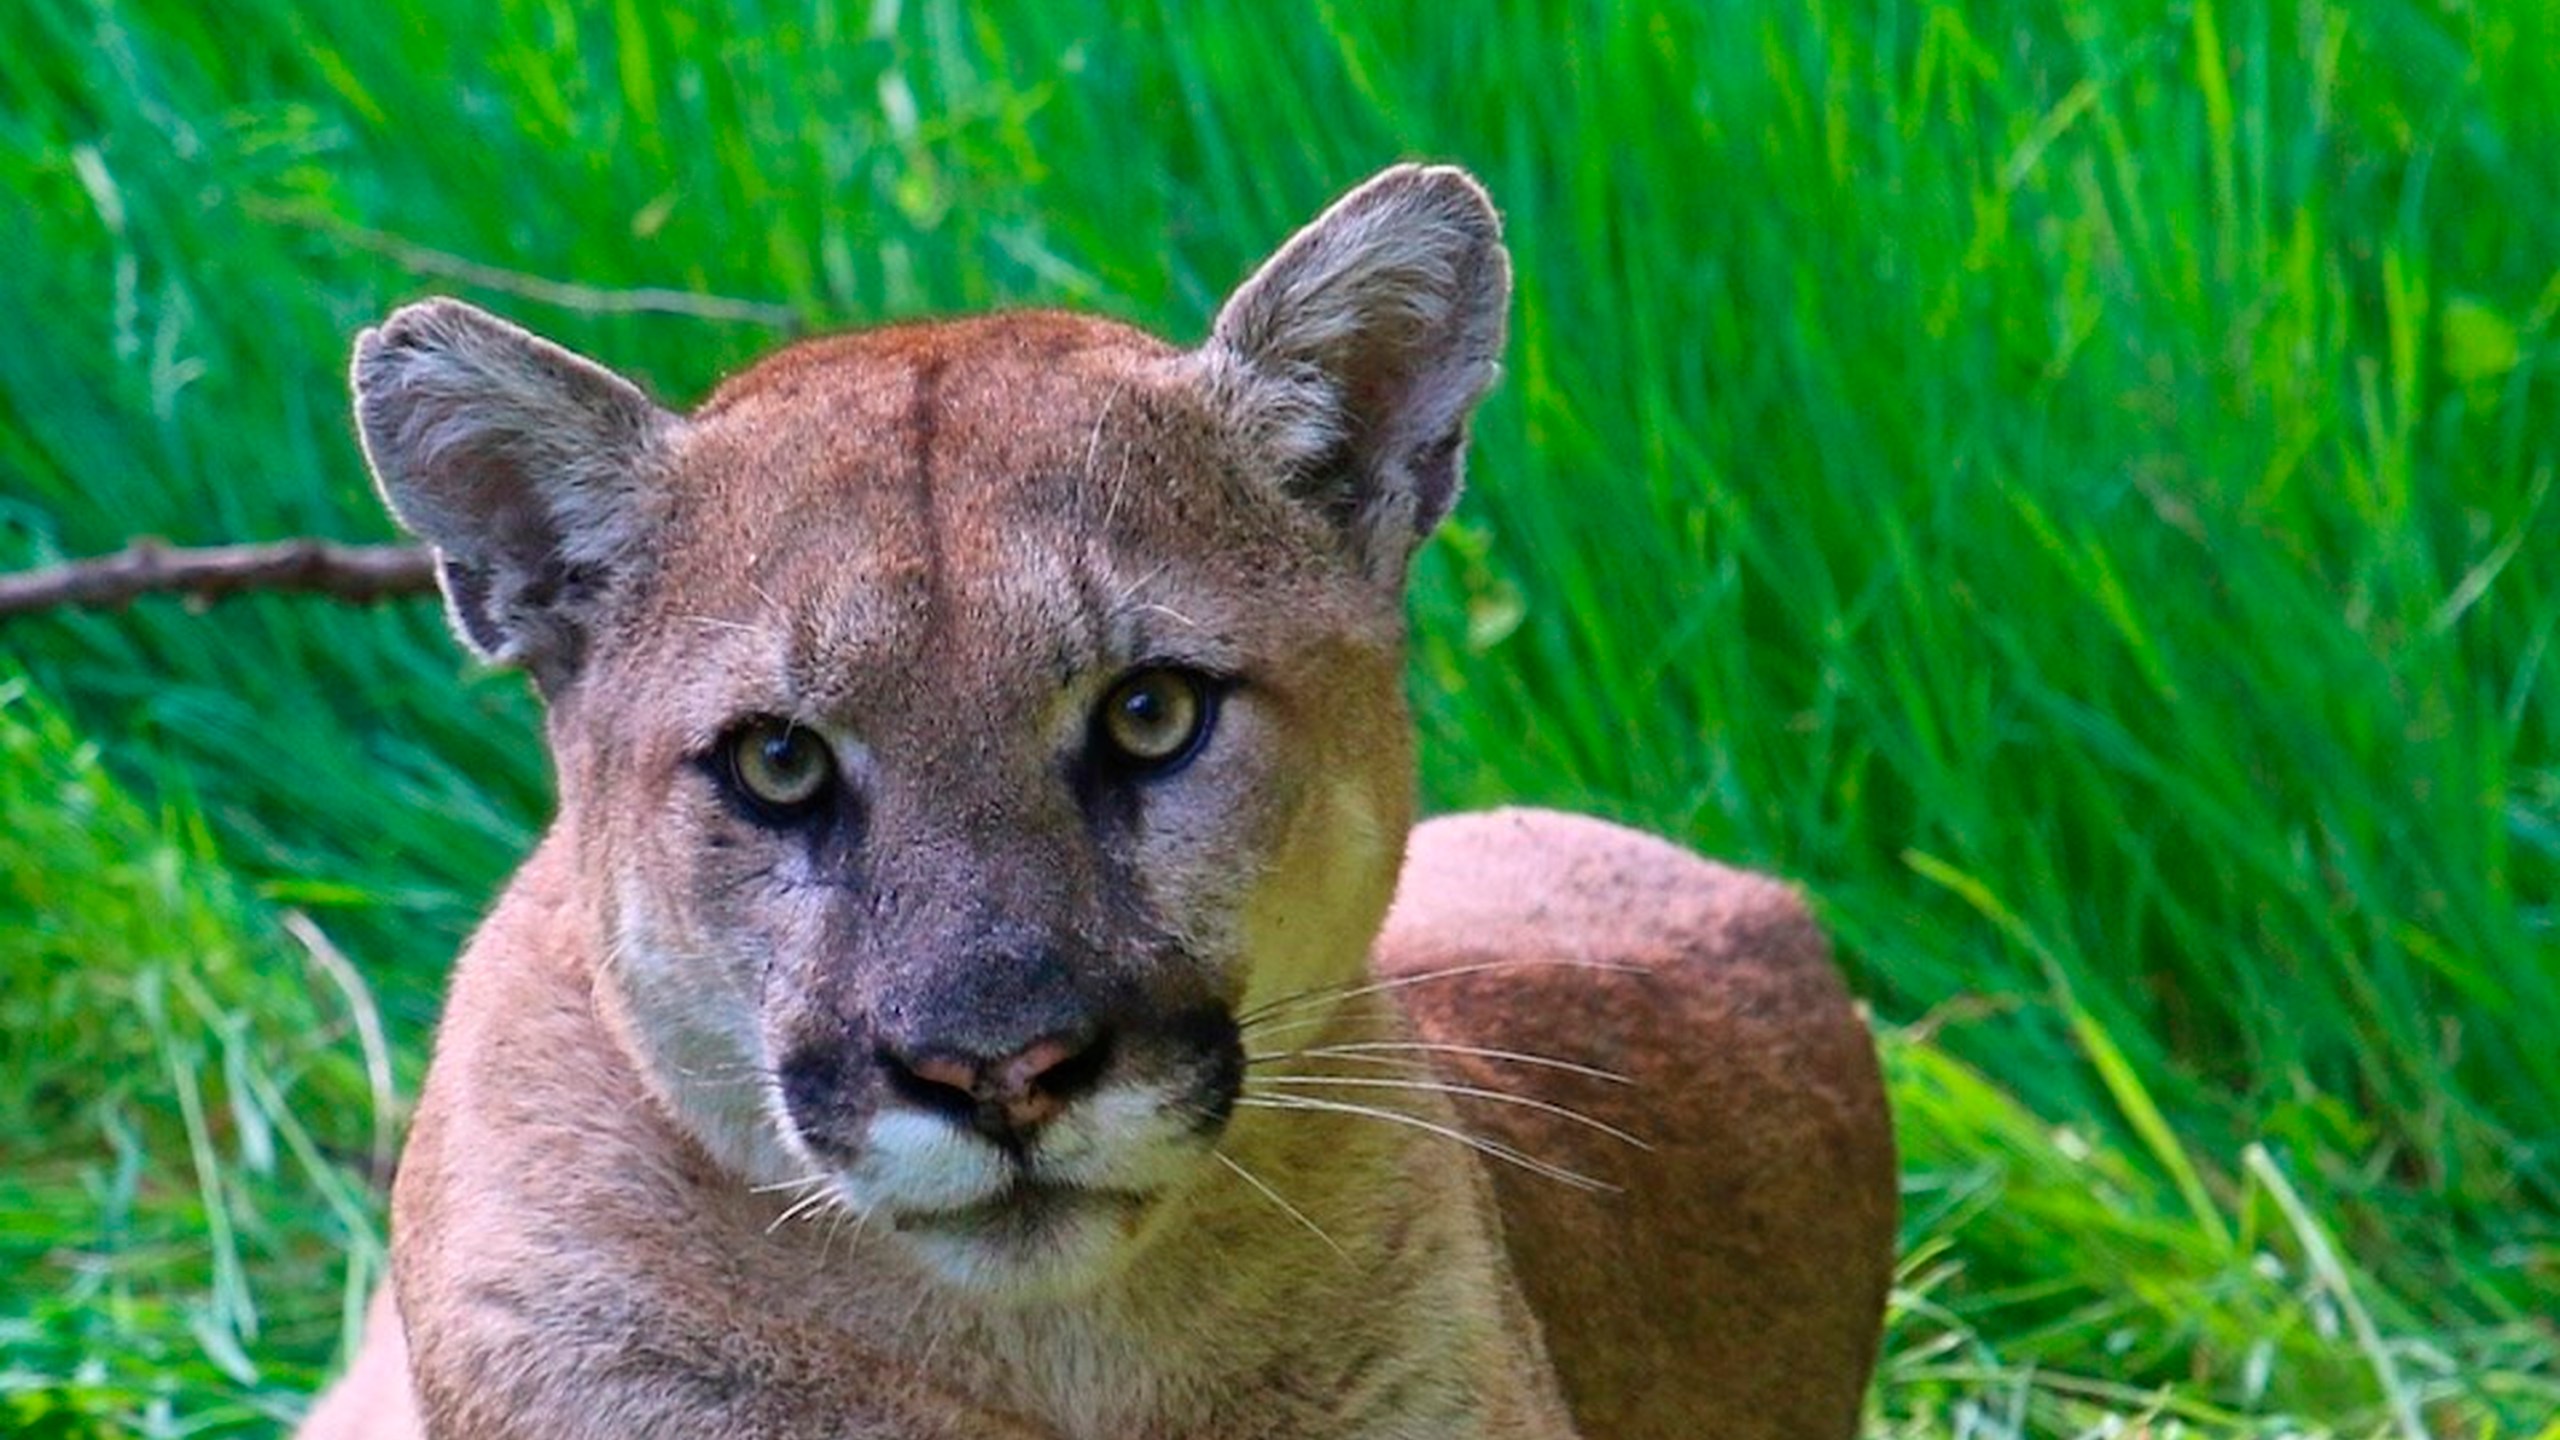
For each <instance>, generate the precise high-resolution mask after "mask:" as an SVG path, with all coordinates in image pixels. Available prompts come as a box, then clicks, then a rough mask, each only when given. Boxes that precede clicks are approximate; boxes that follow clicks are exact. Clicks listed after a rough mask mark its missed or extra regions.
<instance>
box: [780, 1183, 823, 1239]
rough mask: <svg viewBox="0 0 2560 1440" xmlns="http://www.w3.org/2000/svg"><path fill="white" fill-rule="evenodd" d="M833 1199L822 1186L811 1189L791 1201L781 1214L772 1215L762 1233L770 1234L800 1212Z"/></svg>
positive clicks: (818, 1206)
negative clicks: (771, 1221)
mask: <svg viewBox="0 0 2560 1440" xmlns="http://www.w3.org/2000/svg"><path fill="white" fill-rule="evenodd" d="M833 1199H835V1195H834V1193H833V1192H831V1191H829V1190H826V1189H824V1188H819V1189H814V1190H811V1191H810V1192H809V1193H808V1194H806V1195H803V1196H801V1197H800V1198H799V1199H797V1200H794V1201H792V1202H791V1205H790V1208H788V1209H786V1210H784V1211H783V1212H782V1213H781V1214H779V1215H776V1216H774V1217H773V1223H772V1224H770V1225H767V1226H766V1227H764V1233H766V1234H767V1235H770V1234H772V1233H773V1232H774V1231H776V1230H779V1229H781V1228H782V1227H783V1226H785V1225H787V1224H789V1223H791V1222H792V1221H793V1220H794V1219H796V1218H798V1217H799V1216H800V1214H801V1213H802V1212H804V1211H808V1210H814V1209H818V1208H820V1207H822V1206H824V1205H826V1204H827V1203H828V1202H829V1201H831V1200H833Z"/></svg>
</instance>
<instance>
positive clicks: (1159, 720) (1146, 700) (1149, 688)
mask: <svg viewBox="0 0 2560 1440" xmlns="http://www.w3.org/2000/svg"><path fill="white" fill-rule="evenodd" d="M1172 711H1173V701H1172V700H1171V699H1170V698H1168V697H1167V696H1166V695H1165V693H1164V685H1163V683H1162V682H1161V681H1159V682H1156V683H1153V684H1147V685H1140V686H1138V687H1137V688H1135V689H1133V690H1131V691H1130V692H1129V698H1128V699H1126V700H1123V701H1121V702H1120V713H1121V714H1123V715H1126V716H1128V717H1129V723H1130V725H1131V727H1132V728H1134V729H1135V730H1136V731H1137V732H1138V733H1139V734H1140V735H1144V736H1148V737H1151V738H1152V737H1153V736H1154V735H1155V732H1156V730H1157V728H1158V727H1160V726H1162V725H1163V724H1164V722H1165V717H1166V716H1167V715H1169V714H1171V713H1172Z"/></svg>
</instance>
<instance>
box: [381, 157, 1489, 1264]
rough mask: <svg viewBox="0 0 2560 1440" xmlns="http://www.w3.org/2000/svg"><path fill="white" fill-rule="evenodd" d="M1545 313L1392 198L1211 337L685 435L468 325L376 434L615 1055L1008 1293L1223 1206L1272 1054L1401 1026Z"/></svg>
mask: <svg viewBox="0 0 2560 1440" xmlns="http://www.w3.org/2000/svg"><path fill="white" fill-rule="evenodd" d="M1504 293H1505V271H1504V267H1503V264H1502V259H1501V252H1500V249H1499V246H1498V242H1497V241H1496V239H1495V237H1494V230H1493V217H1492V215H1491V213H1490V211H1489V209H1487V208H1486V207H1485V205H1484V202H1483V199H1482V196H1481V194H1480V193H1479V192H1477V191H1476V190H1475V189H1474V187H1473V186H1472V184H1470V183H1468V182H1466V181H1464V180H1463V179H1462V178H1461V177H1458V176H1456V175H1455V174H1454V173H1453V172H1446V171H1416V170H1410V169H1406V170H1399V171H1393V172H1389V174H1388V175H1387V176H1385V177H1382V178H1381V179H1380V180H1378V181H1375V182H1372V184H1371V185H1369V186H1367V187H1364V188H1363V189H1362V190H1361V191H1359V192H1356V193H1355V194H1354V195H1353V196H1351V197H1349V198H1348V199H1346V200H1344V201H1343V202H1341V204H1340V205H1338V206H1337V207H1336V208H1335V210H1334V211H1332V212H1329V213H1328V215H1327V216H1326V217H1325V218H1324V219H1323V220H1320V221H1319V222H1318V223H1317V224H1316V225H1315V226H1313V227H1310V229H1309V230H1307V231H1306V232H1303V233H1302V234H1301V235H1300V236H1299V237H1298V239H1297V240H1295V241H1293V242H1292V243H1291V245H1290V246H1289V247H1288V248H1287V249H1285V250H1284V251H1283V252H1282V253H1281V254H1280V255H1279V256H1278V257H1276V258H1275V259H1274V260H1273V261H1272V262H1271V263H1270V264H1269V265H1267V266H1266V267H1264V270H1263V272H1262V273H1261V274H1260V275H1258V276H1256V277H1255V279H1254V280H1253V281H1251V282H1249V283H1248V284H1247V286H1246V287H1245V288H1244V289H1243V290H1242V291H1240V292H1239V293H1238V295H1237V296H1236V298H1235V299H1234V300H1231V301H1230V302H1229V304H1228V306H1227V307H1226V310H1225V311H1224V312H1223V313H1222V314H1221V316H1220V319H1219V322H1218V327H1217V330H1216V332H1215V334H1214V335H1213V337H1212V339H1211V341H1210V342H1209V343H1208V344H1207V345H1206V346H1204V347H1202V348H1201V349H1199V350H1195V351H1188V352H1184V351H1176V350H1174V349H1172V348H1170V347H1168V346H1165V345H1163V344H1162V343H1160V342H1157V341H1155V340H1152V339H1150V338H1148V337H1146V336H1144V335H1141V334H1139V333H1137V332H1134V331H1131V330H1129V329H1127V328H1125V327H1121V326H1118V325H1114V324H1110V323H1107V322H1102V321H1096V320H1088V319H1081V318H1076V317H1070V316H1062V315H1054V314H1025V315H1015V316H1006V317H997V318H993V319H987V320H980V321H969V322H961V323H957V324H948V325H936V326H920V327H912V328H905V329H896V330H888V331H881V332H874V333H870V334H864V335H854V336H847V337H840V338H837V339H831V340H823V341H817V342H812V343H809V344H805V345H801V346H797V347H793V348H791V349H789V350H785V351H783V352H781V353H780V354H778V355H777V356H775V357H773V358H771V359H769V360H767V361H766V362H765V363H763V364H762V365H760V366H758V367H756V368H755V369H753V370H750V371H748V372H747V373H745V374H744V375H741V376H740V377H738V378H736V379H734V380H732V381H731V382H730V383H728V384H727V385H725V386H723V387H722V388H721V389H720V390H719V391H718V392H717V393H716V394H715V395H714V396H713V397H712V398H711V400H710V401H709V402H708V403H706V404H705V405H704V406H703V407H702V408H701V409H700V410H699V411H697V412H696V413H694V414H692V415H690V416H684V417H678V416H675V415H673V414H670V413H668V412H666V411H663V410H660V409H658V408H657V407H656V406H655V405H653V404H651V403H650V402H649V401H648V400H647V399H646V398H645V397H644V396H642V395H641V394H640V393H639V392H638V391H637V390H636V389H635V388H633V387H631V386H630V385H628V384H627V382H623V381H621V380H620V379H619V378H618V377H614V376H612V375H611V374H610V373H609V372H605V371H602V370H600V369H598V368H596V367H594V366H592V365H590V364H589V363H588V362H585V361H582V360H579V359H577V358H576V357H574V356H571V355H569V354H568V353H567V352H565V351H560V350H558V349H556V348H555V347H551V346H548V345H547V344H544V343H543V342H540V341H537V340H534V339H533V338H532V337H530V336H527V335H525V334H523V332H521V331H516V330H514V329H513V328H512V327H509V326H506V325H504V324H503V323H502V322H498V321H495V320H492V319H490V318H489V317H487V316H485V315H481V314H479V312H476V311H472V310H469V309H468V308H467V307H462V306H458V305H454V304H452V303H451V302H431V303H429V304H427V305H422V306H415V307H411V308H410V309H408V310H404V311H402V312H400V313H399V314H398V315H395V316H394V317H393V318H392V320H391V321H389V322H388V323H387V324H386V325H385V326H384V327H383V328H382V329H381V330H378V331H373V332H368V334H367V336H366V337H365V338H364V339H363V340H362V341H361V342H360V343H359V347H358V355H357V375H356V379H357V391H358V414H359V418H360V421H361V423H362V426H363V429H364V433H365V438H366V442H367V450H368V453H369V455H370V456H371V458H372V459H373V461H374V464H375V468H376V471H377V474H378V475H379V476H380V478H381V480H382V483H383V487H384V490H385V493H386V495H387V496H388V498H389V499H390V501H391V503H392V505H393V507H394V509H395V510H397V511H398V512H399V513H400V515H401V516H402V518H403V519H404V520H405V521H407V522H408V523H409V524H410V525H411V526H412V528H414V529H416V530H418V531H419V532H420V533H421V534H423V535H424V536H425V537H426V538H427V539H428V540H430V541H431V542H432V543H434V544H435V546H436V547H437V550H438V555H439V560H440V562H441V565H442V569H443V574H444V580H445V588H446V592H447V595H448V598H449V600H450V601H451V604H452V608H453V610H454V614H455V619H456V622H457V625H458V627H459V628H460V629H461V631H462V632H463V634H464V636H465V638H466V639H468V640H469V641H470V642H472V643H473V644H474V645H475V646H476V647H477V648H479V649H480V650H482V651H483V652H484V653H486V654H489V655H491V656H492V657H495V658H501V659H508V660H516V661H520V662H522V663H524V664H526V665H528V666H529V667H530V668H531V669H532V670H533V671H534V673H535V675H536V678H537V679H538V681H539V682H540V683H541V685H542V687H543V690H544V692H545V694H546V696H547V698H549V700H550V701H551V705H552V717H551V726H550V733H551V739H552V744H553V749H554V752H555V756H556V759H557V761H558V764H559V768H560V782H561V783H560V788H561V819H560V826H561V829H562V832H563V836H564V838H565V840H566V842H567V843H568V845H569V846H570V848H571V851H572V853H573V855H574V856H575V863H576V868H577V873H578V875H579V877H580V881H581V886H582V890H581V893H580V895H579V897H578V903H580V904H581V905H583V906H586V907H590V908H591V911H592V915H593V917H594V919H595V921H596V923H597V925H598V926H599V927H600V928H601V930H602V933H603V940H604V946H605V954H606V956H607V959H606V961H605V964H604V966H603V968H602V970H601V972H600V973H599V974H598V975H597V976H596V977H595V980H596V994H597V997H598V1004H599V1007H600V1008H601V1009H602V1010H603V1012H604V1014H605V1016H606V1018H607V1020H608V1021H609V1022H610V1024H611V1025H612V1027H613V1029H614V1032H615V1034H616V1035H617V1037H618V1038H619V1039H620V1041H621V1042H622V1044H623V1045H624V1047H625V1048H626V1049H627V1050H628V1051H629V1052H630V1053H631V1055H632V1056H633V1058H634V1060H635V1062H636V1065H637V1068H638V1069H639V1071H640V1073H641V1074H642V1075H643V1076H644V1077H645V1079H646V1082H647V1084H648V1086H649V1088H650V1089H651V1091H652V1092H653V1093H654V1095H655V1097H656V1099H657V1101H658V1102H659V1103H660V1104H661V1105H663V1106H664V1108H665V1109H666V1110H667V1111H668V1112H669V1113H670V1114H671V1115H672V1116H673V1117H675V1119H676V1120H677V1121H678V1123H680V1124H681V1125H683V1126H684V1127H685V1128H686V1129H687V1130H688V1131H690V1132H691V1133H692V1134H693V1135H694V1136H695V1137H696V1138H697V1139H698V1140H700V1141H701V1142H702V1144H703V1145H704V1146H705V1148H706V1149H707V1150H708V1151H709V1152H710V1153H711V1154H712V1155H713V1156H714V1157H715V1158H716V1159H718V1160H719V1161H720V1162H721V1163H723V1164H724V1165H725V1166H727V1167H728V1168H730V1169H731V1170H733V1171H735V1172H736V1173H737V1174H738V1175H739V1177H740V1179H741V1181H742V1183H748V1184H765V1185H776V1186H798V1187H800V1189H801V1191H802V1192H803V1193H804V1194H805V1195H806V1196H807V1197H808V1198H809V1200H810V1202H811V1203H812V1204H816V1203H821V1199H822V1197H823V1199H825V1200H832V1201H834V1202H835V1203H837V1204H839V1205H841V1206H842V1207H844V1208H846V1209H849V1210H851V1211H853V1212H856V1213H858V1214H860V1215H862V1216H864V1217H867V1221H866V1224H867V1227H868V1228H869V1229H871V1230H873V1231H877V1232H881V1233H886V1234H889V1235H893V1236H895V1237H897V1238H898V1240H900V1241H901V1242H903V1243H905V1244H907V1245H908V1246H909V1247H910V1248H911V1253H912V1254H913V1255H914V1256H915V1257H916V1258H917V1259H918V1260H919V1262H921V1263H922V1264H923V1265H925V1266H926V1267H927V1268H928V1269H930V1270H931V1271H933V1272H935V1273H937V1274H939V1275H941V1276H943V1277H944V1278H946V1279H948V1280H950V1281H951V1282H953V1283H956V1284H960V1285H963V1286H967V1287H969V1288H973V1289H977V1290H981V1291H985V1292H989V1293H996V1294H1010V1295H1035V1294H1055V1293H1059V1292H1062V1291H1067V1290H1072V1289H1074V1288H1076V1287H1078V1286H1080V1285H1083V1284H1087V1283H1090V1281H1091V1280H1093V1279H1094V1278H1095V1277H1097V1276H1099V1275H1101V1274H1105V1273H1107V1272H1108V1271H1109V1270H1110V1269H1111V1268H1112V1267H1113V1266H1114V1265H1116V1264H1118V1263H1120V1262H1121V1261H1123V1260H1125V1259H1126V1258H1127V1257H1128V1256H1129V1255H1130V1254H1131V1253H1133V1251H1134V1250H1135V1249H1137V1248H1138V1246H1139V1244H1140V1243H1141V1240H1142V1238H1143V1236H1144V1235H1145V1233H1146V1231H1147V1229H1148V1225H1149V1221H1150V1219H1151V1218H1152V1217H1156V1216H1159V1215H1162V1214H1163V1213H1164V1212H1165V1209H1166V1207H1168V1206H1169V1205H1171V1204H1174V1203H1177V1202H1178V1199H1179V1196H1180V1193H1181V1192H1182V1191H1183V1189H1184V1188H1185V1187H1186V1186H1187V1185H1188V1184H1189V1183H1190V1182H1191V1181H1192V1180H1194V1179H1195V1178H1197V1177H1198V1176H1199V1175H1200V1174H1201V1173H1203V1170H1204V1167H1206V1166H1209V1165H1212V1164H1214V1163H1215V1162H1214V1160H1213V1159H1212V1158H1211V1155H1212V1152H1213V1150H1214V1149H1215V1147H1216V1146H1217V1145H1218V1143H1219V1141H1220V1138H1221V1136H1222V1134H1223V1133H1224V1132H1225V1130H1226V1128H1227V1126H1228V1124H1229V1121H1230V1117H1231V1114H1232V1111H1233V1110H1234V1107H1235V1102H1236V1099H1237V1094H1238V1090H1239V1087H1240V1085H1241V1084H1242V1080H1243V1076H1244V1070H1245V1055H1244V1048H1243V1043H1242V1040H1241V1037H1240V1031H1239V1017H1240V1016H1243V1015H1246V1014H1248V1013H1249V1012H1250V1010H1251V1008H1252V1007H1255V1006H1259V1005H1264V1004H1268V1003H1271V1002H1273V1001H1276V1000H1280V999H1284V998H1286V997H1289V996H1292V995H1296V994H1300V993H1305V992H1308V991H1310V990H1315V989H1318V988H1321V987H1325V986H1339V985H1346V984H1349V983H1351V982H1353V981H1354V980H1355V979H1356V977H1357V976H1358V974H1359V973H1360V968H1361V966H1362V963H1363V961H1364V959H1365V955H1366V949H1367V945H1368V942H1369V940H1370V938H1371V937H1372V936H1373V935H1374V933H1375V931H1376V929H1377V925H1378V922H1379V919H1380V917H1381V916H1382V914H1383V913H1384V909H1385V906H1386V902H1387V899H1388V896H1389V894H1390V891H1391V889H1392V886H1393V881H1394V876H1395V871H1396V866H1397V862H1398V858H1399V856H1400V853H1401V848H1402V842H1403V836H1404V832H1405V828H1406V826H1407V824H1408V822H1409V819H1410V800H1409V783H1410V782H1409V779H1408V771H1409V760H1408V755H1407V746H1406V740H1405V721H1404V713H1403V706H1402V702H1401V698H1400V693H1399V668H1400V652H1399V633H1400V631H1399V621H1398V606H1399V597H1398V582H1399V581H1400V579H1401V575H1402V572H1403V568H1404V564H1405V561H1406V559H1407V557H1408V556H1409V554H1410V552H1411V549H1412V547H1413V545H1414V544H1415V543H1416V542H1418V540H1419V539H1420V537H1421V536H1422V535H1423V534H1424V533H1425V532H1426V531H1427V529H1428V528H1429V526H1430V524H1431V523H1432V522H1434V521H1436V519H1437V518H1438V517H1439V515H1440V514H1441V513H1442V512H1443V511H1444V510H1445V509H1446V507H1447V505H1448V503H1449V502H1450V500H1451V499H1452V498H1454V494H1455V490H1456V483H1457V460H1458V451H1459V447H1460V443H1461V440H1462V437H1463V430H1464V422H1465V417H1466V413H1467V410H1468V407H1469V406H1470V405H1471V404H1472V402H1473V400H1474V399H1475V397H1476V395H1477V394H1478V393H1480V391H1481V390H1482V388H1483V386H1484V385H1485V384H1486V383H1487V382H1488V381H1489V379H1490V375H1491V357H1492V354H1493V352H1494V350H1495V349H1496V348H1497V347H1498V342H1499V337H1500V331H1501V306H1502V299H1503V295H1504Z"/></svg>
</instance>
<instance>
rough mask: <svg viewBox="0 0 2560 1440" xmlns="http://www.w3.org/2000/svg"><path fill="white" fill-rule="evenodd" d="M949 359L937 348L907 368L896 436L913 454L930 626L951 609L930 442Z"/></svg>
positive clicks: (911, 474) (936, 433)
mask: <svg viewBox="0 0 2560 1440" xmlns="http://www.w3.org/2000/svg"><path fill="white" fill-rule="evenodd" d="M949 363H950V362H949V361H948V360H947V359H946V358H945V357H944V356H943V355H941V354H940V353H938V352H937V353H933V354H928V355H926V356H924V357H923V358H922V359H919V360H918V361H916V363H915V367H914V369H913V370H912V371H910V372H909V373H910V375H911V377H912V378H911V379H910V381H909V386H910V388H909V391H908V396H907V413H906V415H905V417H904V418H903V419H902V420H901V422H900V424H899V438H900V440H901V441H902V442H903V443H904V444H905V446H906V449H907V454H908V455H909V456H910V457H911V461H910V464H909V466H908V470H907V475H908V484H909V486H910V487H911V489H912V492H913V494H914V497H915V517H916V527H917V528H918V529H919V530H920V531H922V532H923V541H924V563H925V577H926V579H925V585H926V590H925V594H926V603H927V604H928V605H929V606H930V607H931V609H930V611H929V612H928V613H929V614H930V616H931V618H932V622H933V625H934V628H937V629H938V628H940V624H941V620H942V617H944V616H945V615H947V614H949V613H950V600H951V596H950V584H949V577H948V576H947V575H946V573H945V570H944V559H945V557H944V555H943V545H942V506H941V504H940V497H939V496H938V495H937V494H936V493H935V492H936V484H935V480H936V475H935V467H934V445H935V443H936V442H937V441H938V440H939V439H940V438H941V435H942V405H943V400H942V376H943V371H944V369H945V368H946V367H947V366H948V365H949Z"/></svg>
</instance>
